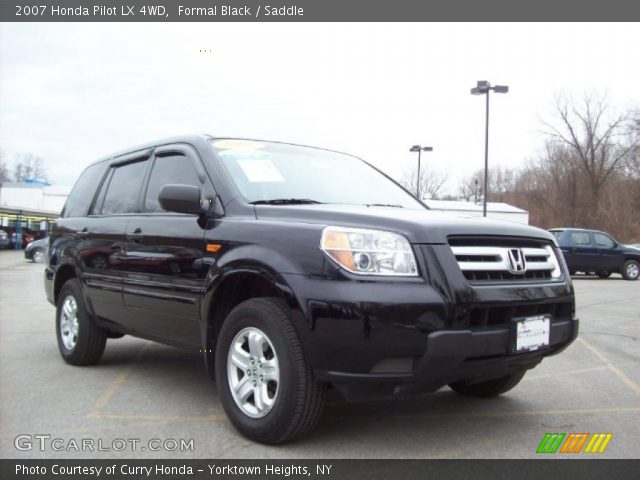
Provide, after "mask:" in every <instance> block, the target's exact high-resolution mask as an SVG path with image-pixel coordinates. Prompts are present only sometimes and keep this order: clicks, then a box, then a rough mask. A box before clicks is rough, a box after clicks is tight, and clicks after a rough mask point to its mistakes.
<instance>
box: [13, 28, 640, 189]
mask: <svg viewBox="0 0 640 480" xmlns="http://www.w3.org/2000/svg"><path fill="white" fill-rule="evenodd" d="M637 39H638V25H637V24H620V23H616V24H568V23H553V24H539V23H538V24H528V23H499V24H498V23H497V24H487V23H476V24H470V23H467V24H463V23H442V24H430V23H408V24H407V23H371V24H370V23H339V24H331V23H282V24H273V23H268V24H267V23H247V24H244V23H195V24H194V23H189V24H186V23H185V24H181V23H166V24H155V23H154V24H152V23H146V24H144V23H137V24H136V23H134V24H130V23H127V24H122V23H103V24H100V23H84V24H78V23H31V24H29V23H26V24H19V23H12V24H8V23H4V24H0V149H1V150H2V151H3V152H4V154H5V156H6V158H7V159H8V160H9V164H10V165H11V163H12V160H13V158H14V156H15V155H16V154H25V153H33V154H35V155H38V156H40V157H42V158H43V159H44V160H45V164H46V167H47V173H48V177H49V179H50V181H51V182H52V183H54V184H56V185H62V186H70V185H72V184H73V182H74V181H75V179H76V178H77V176H78V175H79V174H80V172H81V171H82V169H83V168H84V167H85V166H86V165H87V164H88V163H90V162H92V161H93V160H95V159H97V158H99V157H102V156H104V155H107V154H109V153H112V152H114V151H118V150H121V149H124V148H128V147H131V146H135V145H137V144H140V143H145V142H147V141H151V140H155V139H161V138H164V137H171V136H175V135H179V134H186V133H187V134H188V133H210V134H213V135H215V136H234V137H250V138H258V139H267V140H280V141H287V142H292V143H301V144H307V145H313V146H319V147H326V148H330V149H333V150H340V151H345V152H348V153H352V154H355V155H358V156H360V157H362V158H364V159H366V160H368V161H369V162H371V163H372V164H374V165H376V166H377V167H379V168H381V169H382V170H383V171H385V172H387V173H388V174H390V175H391V176H393V177H395V178H398V179H400V178H402V177H403V176H404V175H406V174H407V173H408V172H409V171H410V170H411V169H414V168H415V167H416V164H417V157H416V154H415V153H410V152H409V148H410V147H411V146H412V145H414V144H422V145H428V146H432V147H433V148H434V151H433V152H430V153H426V154H423V156H422V159H423V162H424V163H425V164H426V165H427V166H428V167H432V168H437V169H440V170H444V171H446V172H447V174H448V176H449V180H448V183H447V185H446V191H445V193H451V194H456V193H457V190H458V185H459V183H460V181H461V180H462V179H463V178H466V177H468V176H469V175H471V174H472V173H473V172H475V171H476V170H478V169H481V168H482V167H483V164H484V115H485V109H484V98H483V97H477V96H472V95H471V94H470V93H469V90H470V88H471V87H473V86H475V83H476V81H477V80H488V81H490V82H491V83H492V84H503V85H508V86H509V89H510V90H509V93H508V94H506V95H493V96H492V97H491V112H490V114H491V117H490V127H491V128H490V146H489V158H490V160H489V161H490V165H500V166H504V167H518V166H520V165H522V164H523V162H525V161H526V160H527V159H530V158H533V157H535V155H536V154H537V152H539V151H540V148H541V147H542V144H543V141H544V136H543V133H542V130H543V125H542V120H543V119H551V118H553V117H552V112H553V104H554V98H555V97H556V96H557V95H560V94H564V95H572V96H574V97H576V98H580V97H581V96H582V95H584V94H585V93H596V94H606V95H607V97H608V100H609V102H610V103H611V104H612V105H613V106H614V108H618V109H622V108H627V107H636V108H637V107H638V106H639V105H640V89H639V85H640V61H639V60H640V59H639V58H638V57H639V54H638V49H637Z"/></svg>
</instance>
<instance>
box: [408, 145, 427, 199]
mask: <svg viewBox="0 0 640 480" xmlns="http://www.w3.org/2000/svg"><path fill="white" fill-rule="evenodd" d="M409 151H410V152H418V179H417V181H416V197H418V200H420V154H421V153H422V152H423V151H424V152H432V151H433V147H423V146H422V145H414V146H413V147H411V148H410V149H409Z"/></svg>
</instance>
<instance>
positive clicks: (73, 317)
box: [56, 278, 107, 365]
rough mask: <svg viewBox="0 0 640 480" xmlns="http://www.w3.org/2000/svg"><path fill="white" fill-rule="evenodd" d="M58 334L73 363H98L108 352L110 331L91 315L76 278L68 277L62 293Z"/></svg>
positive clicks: (67, 359) (64, 355)
mask: <svg viewBox="0 0 640 480" xmlns="http://www.w3.org/2000/svg"><path fill="white" fill-rule="evenodd" d="M56 337H57V339H58V350H60V355H62V358H63V359H64V361H65V362H67V363H70V364H71V365H93V364H96V363H98V361H99V360H100V358H101V357H102V353H103V352H104V347H105V344H106V341H107V332H106V331H105V330H104V329H102V328H100V327H99V326H98V325H96V324H95V322H94V321H93V319H92V318H91V315H89V312H88V311H87V307H86V305H85V303H84V300H83V297H82V290H81V288H80V282H79V281H78V280H77V279H75V278H73V279H71V280H69V281H67V282H66V283H65V284H64V285H63V286H62V288H61V289H60V294H59V295H58V305H57V309H56Z"/></svg>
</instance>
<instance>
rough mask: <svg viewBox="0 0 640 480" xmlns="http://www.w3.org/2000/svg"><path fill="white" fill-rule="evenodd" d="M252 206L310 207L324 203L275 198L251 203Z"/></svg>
mask: <svg viewBox="0 0 640 480" xmlns="http://www.w3.org/2000/svg"><path fill="white" fill-rule="evenodd" d="M249 203H251V205H308V204H312V203H322V202H318V201H317V200H311V199H309V198H274V199H272V200H256V201H255V202H249Z"/></svg>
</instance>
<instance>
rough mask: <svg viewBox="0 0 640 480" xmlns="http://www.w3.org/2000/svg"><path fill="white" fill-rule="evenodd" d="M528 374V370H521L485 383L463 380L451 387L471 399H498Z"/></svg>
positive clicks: (452, 384)
mask: <svg viewBox="0 0 640 480" xmlns="http://www.w3.org/2000/svg"><path fill="white" fill-rule="evenodd" d="M526 372H527V371H526V370H521V371H519V372H516V373H512V374H510V375H505V376H503V377H498V378H494V379H491V380H485V381H484V382H475V383H474V382H472V381H468V380H462V381H459V382H454V383H451V384H450V385H449V387H450V388H451V389H452V390H453V391H455V392H457V393H460V394H461V395H466V396H469V397H479V398H488V397H496V396H498V395H500V394H502V393H505V392H508V391H509V390H511V389H512V388H513V387H515V386H516V385H517V384H518V383H520V380H522V377H524V374H525V373H526Z"/></svg>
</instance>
